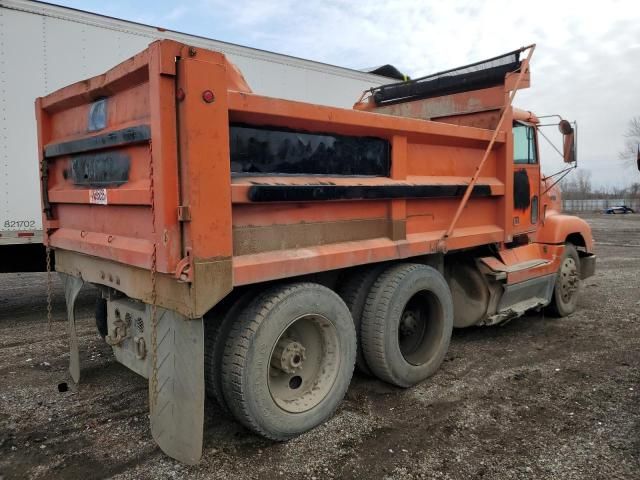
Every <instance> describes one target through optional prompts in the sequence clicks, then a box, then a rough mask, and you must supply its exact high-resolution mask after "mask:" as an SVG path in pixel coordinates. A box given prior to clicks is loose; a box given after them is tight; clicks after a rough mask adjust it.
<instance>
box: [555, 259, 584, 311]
mask: <svg viewBox="0 0 640 480" xmlns="http://www.w3.org/2000/svg"><path fill="white" fill-rule="evenodd" d="M578 282H579V279H578V266H577V264H576V261H575V260H574V259H573V258H571V257H567V258H565V259H564V261H563V262H562V266H561V267H560V296H561V297H562V301H563V302H564V303H570V302H571V300H572V299H573V297H574V296H575V294H576V292H577V290H578Z"/></svg>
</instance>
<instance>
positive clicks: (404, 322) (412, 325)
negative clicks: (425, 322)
mask: <svg viewBox="0 0 640 480" xmlns="http://www.w3.org/2000/svg"><path fill="white" fill-rule="evenodd" d="M417 330H418V318H417V317H416V314H415V312H413V311H412V310H408V311H406V312H404V315H402V318H401V319H400V335H402V336H403V337H408V336H410V335H413V334H415V333H416V331H417Z"/></svg>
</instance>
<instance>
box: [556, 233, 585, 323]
mask: <svg viewBox="0 0 640 480" xmlns="http://www.w3.org/2000/svg"><path fill="white" fill-rule="evenodd" d="M579 292H580V256H579V255H578V251H577V250H576V247H574V246H573V244H571V243H567V244H566V245H565V246H564V253H563V254H562V260H561V261H560V268H559V269H558V276H557V278H556V285H555V287H554V289H553V297H552V298H551V303H550V304H549V311H550V312H551V314H553V315H556V316H558V317H566V316H567V315H570V314H572V313H573V312H575V311H576V307H577V305H578V294H579Z"/></svg>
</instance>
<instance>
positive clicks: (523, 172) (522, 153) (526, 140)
mask: <svg viewBox="0 0 640 480" xmlns="http://www.w3.org/2000/svg"><path fill="white" fill-rule="evenodd" d="M536 138H537V137H536V128H535V126H534V125H532V124H529V123H525V122H514V123H513V162H514V166H513V233H514V235H518V234H522V233H527V232H532V231H535V230H536V227H537V225H538V221H539V217H540V215H539V213H540V165H539V163H538V145H537V141H536Z"/></svg>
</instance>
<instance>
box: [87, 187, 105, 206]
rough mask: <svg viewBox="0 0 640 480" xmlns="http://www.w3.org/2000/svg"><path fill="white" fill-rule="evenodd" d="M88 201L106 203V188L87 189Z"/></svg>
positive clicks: (99, 203)
mask: <svg viewBox="0 0 640 480" xmlns="http://www.w3.org/2000/svg"><path fill="white" fill-rule="evenodd" d="M89 203H96V204H98V205H107V204H108V203H109V202H108V201H107V189H106V188H98V189H95V190H89Z"/></svg>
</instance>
